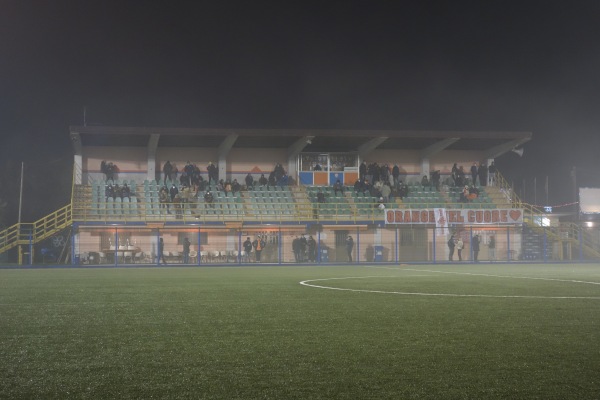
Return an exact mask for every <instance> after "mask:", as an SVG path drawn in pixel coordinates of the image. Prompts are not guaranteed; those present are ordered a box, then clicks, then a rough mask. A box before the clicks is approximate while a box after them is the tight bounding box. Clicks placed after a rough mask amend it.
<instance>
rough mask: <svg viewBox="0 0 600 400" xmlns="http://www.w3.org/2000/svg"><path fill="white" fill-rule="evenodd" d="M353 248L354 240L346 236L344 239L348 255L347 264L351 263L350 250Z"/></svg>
mask: <svg viewBox="0 0 600 400" xmlns="http://www.w3.org/2000/svg"><path fill="white" fill-rule="evenodd" d="M353 248H354V240H353V239H352V236H350V235H348V238H347V239H346V253H347V254H348V262H352V249H353Z"/></svg>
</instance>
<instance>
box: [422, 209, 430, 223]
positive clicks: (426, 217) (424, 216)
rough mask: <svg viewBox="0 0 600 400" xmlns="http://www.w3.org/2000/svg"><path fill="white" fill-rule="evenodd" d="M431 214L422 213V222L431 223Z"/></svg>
mask: <svg viewBox="0 0 600 400" xmlns="http://www.w3.org/2000/svg"><path fill="white" fill-rule="evenodd" d="M428 217H429V212H428V211H421V222H429V218H428Z"/></svg>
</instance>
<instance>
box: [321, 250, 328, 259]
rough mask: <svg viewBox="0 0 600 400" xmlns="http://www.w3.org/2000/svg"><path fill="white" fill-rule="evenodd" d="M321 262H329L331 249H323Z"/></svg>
mask: <svg viewBox="0 0 600 400" xmlns="http://www.w3.org/2000/svg"><path fill="white" fill-rule="evenodd" d="M321 262H329V250H328V249H321Z"/></svg>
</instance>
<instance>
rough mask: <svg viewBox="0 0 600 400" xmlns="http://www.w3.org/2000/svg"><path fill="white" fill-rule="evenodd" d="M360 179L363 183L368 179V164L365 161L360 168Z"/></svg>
mask: <svg viewBox="0 0 600 400" xmlns="http://www.w3.org/2000/svg"><path fill="white" fill-rule="evenodd" d="M358 179H359V180H361V181H364V180H365V179H367V164H366V163H365V162H364V161H363V162H362V163H361V164H360V167H358Z"/></svg>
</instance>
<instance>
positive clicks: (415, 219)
mask: <svg viewBox="0 0 600 400" xmlns="http://www.w3.org/2000/svg"><path fill="white" fill-rule="evenodd" d="M411 221H412V222H419V212H418V211H413V212H412V218H411Z"/></svg>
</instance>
